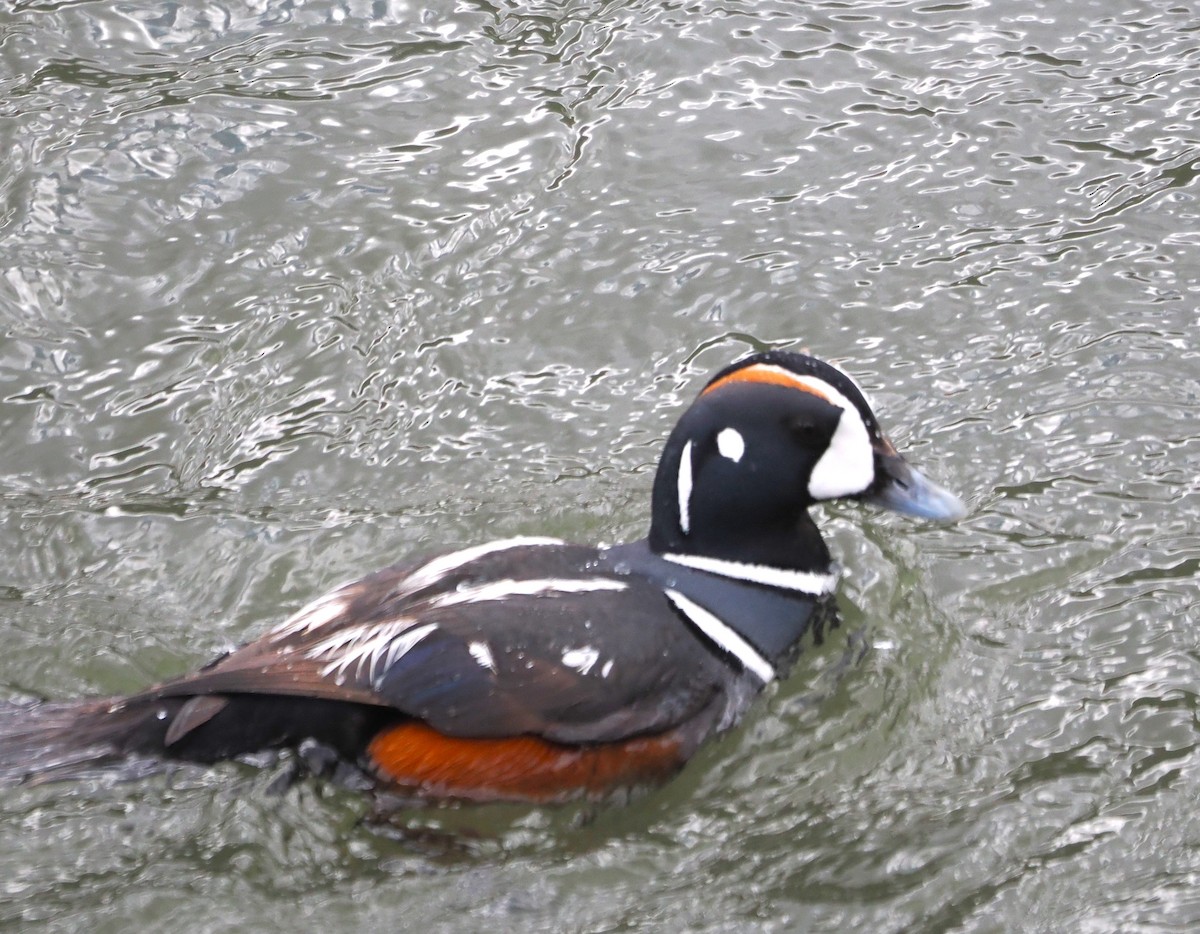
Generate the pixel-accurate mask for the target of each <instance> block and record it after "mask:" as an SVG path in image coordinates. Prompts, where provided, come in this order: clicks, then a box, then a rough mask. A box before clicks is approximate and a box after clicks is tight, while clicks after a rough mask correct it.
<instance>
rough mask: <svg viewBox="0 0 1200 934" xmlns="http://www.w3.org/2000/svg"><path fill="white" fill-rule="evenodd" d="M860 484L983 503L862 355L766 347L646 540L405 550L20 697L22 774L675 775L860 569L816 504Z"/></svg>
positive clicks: (8, 741) (457, 786)
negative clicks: (95, 678)
mask: <svg viewBox="0 0 1200 934" xmlns="http://www.w3.org/2000/svg"><path fill="white" fill-rule="evenodd" d="M844 498H849V499H857V500H862V501H864V502H868V503H872V504H875V505H878V506H882V507H884V508H887V509H892V510H896V511H898V512H902V513H908V514H910V515H914V516H918V517H924V518H929V519H938V520H951V519H956V518H959V517H961V516H962V515H963V514H964V508H963V505H962V503H961V501H960V500H959V499H957V498H956V497H955V496H953V495H951V494H950V493H948V492H946V491H945V490H943V489H941V488H939V487H938V486H936V485H934V484H933V483H931V482H930V481H929V480H927V479H925V478H924V477H923V476H922V475H921V474H920V473H918V472H917V471H916V470H915V469H913V468H912V467H910V466H909V465H908V464H907V463H906V462H905V461H904V459H903V458H902V457H901V456H900V455H899V454H898V453H897V452H896V449H895V448H894V447H893V446H892V444H891V443H890V442H889V441H888V439H887V438H886V437H885V436H884V434H883V432H882V431H881V430H880V427H879V424H878V422H877V421H876V419H875V415H874V414H873V413H872V411H871V409H870V407H869V405H868V404H867V401H866V399H865V397H864V396H863V393H862V391H861V390H860V389H859V387H858V386H857V385H856V384H855V383H854V381H853V380H851V379H850V377H849V376H847V375H846V374H845V373H843V372H842V371H841V370H839V369H837V368H835V367H833V366H831V365H830V364H828V363H824V362H822V361H820V360H817V359H815V358H813V357H811V356H806V355H803V354H797V353H789V352H781V351H771V352H768V353H760V354H754V355H752V356H749V357H746V358H744V359H742V360H740V361H738V362H736V363H734V364H733V365H731V366H729V367H727V368H725V369H723V370H721V371H720V372H718V373H717V374H716V375H715V376H713V377H712V378H711V379H710V380H709V382H708V383H707V385H706V386H705V387H704V389H703V390H702V391H701V392H700V394H699V396H698V397H697V399H696V400H695V402H694V403H693V404H692V405H691V407H690V408H689V409H688V410H687V411H686V412H684V413H683V416H682V418H680V420H679V423H678V425H676V427H675V429H674V431H673V432H672V433H671V435H670V437H669V438H668V440H667V444H666V449H665V451H664V453H663V456H662V460H661V462H660V464H659V467H658V473H657V476H656V477H655V481H654V488H653V494H652V501H651V517H650V533H649V536H648V537H647V538H645V539H643V540H641V541H636V542H632V543H629V544H622V545H615V546H610V547H589V546H583V545H572V544H567V543H565V542H562V541H559V540H557V539H553V538H513V539H507V540H504V541H495V542H490V543H488V544H484V545H479V546H477V547H474V548H467V549H465V550H463V551H456V552H454V553H451V554H443V555H440V556H437V557H433V558H427V559H422V560H413V561H405V562H401V563H399V564H396V565H394V566H392V567H389V568H386V569H384V570H382V571H378V572H376V573H374V574H371V575H369V576H367V577H364V578H361V579H359V580H354V581H350V582H349V583H345V584H342V585H341V586H340V587H335V588H334V589H333V590H331V591H330V592H329V593H327V594H325V596H323V597H321V598H319V599H318V600H316V601H315V602H313V603H311V604H309V605H308V606H306V607H304V608H303V609H302V610H300V611H299V612H298V613H296V614H295V615H294V616H292V617H291V618H290V619H288V620H286V621H285V622H284V623H282V624H281V625H279V626H278V627H276V628H275V629H273V630H271V631H269V632H268V633H267V634H266V635H264V636H262V637H261V638H259V639H257V640H256V641H254V642H251V643H249V644H247V645H245V646H243V647H242V648H240V649H237V650H235V651H233V652H231V653H229V654H227V655H225V656H224V657H222V658H219V659H217V660H216V661H214V662H212V663H211V664H209V665H208V666H207V667H205V668H202V669H201V670H199V671H197V672H195V673H193V674H190V675H186V676H184V677H181V678H178V679H177V680H173V681H168V682H166V683H164V684H160V685H158V686H157V687H153V688H150V689H148V690H146V691H144V692H142V693H140V694H135V695H132V696H130V697H120V698H108V699H104V700H90V701H77V702H71V703H66V704H54V703H45V704H41V705H35V706H32V707H30V706H17V705H9V706H8V707H7V708H4V710H3V711H2V712H0V778H7V779H8V780H10V781H12V780H20V779H35V780H45V779H56V778H69V777H72V776H78V775H80V774H83V773H84V772H87V771H90V770H91V769H93V768H94V767H96V766H98V765H105V764H112V763H116V762H121V761H123V760H127V759H136V760H141V759H145V758H149V759H151V760H155V761H161V760H187V761H194V762H212V761H216V760H220V759H226V758H230V757H234V756H238V755H242V754H245V753H251V752H255V751H258V750H264V749H274V748H282V747H301V746H303V745H305V744H308V747H309V748H310V749H311V748H313V746H314V745H316V746H317V747H319V748H320V749H322V750H325V751H329V752H331V754H332V758H333V759H334V760H335V761H338V762H343V763H353V764H355V766H356V767H357V769H359V770H361V771H360V773H359V774H361V775H364V776H367V777H369V780H370V782H371V783H372V784H373V785H374V786H376V787H379V788H383V789H390V790H397V791H401V792H404V793H406V794H411V795H415V796H417V797H420V798H426V799H467V800H475V801H486V800H523V801H534V802H556V801H563V800H567V799H571V798H577V797H585V798H601V797H605V796H607V795H609V794H610V793H612V792H615V791H618V790H621V791H624V790H629V789H631V788H635V787H639V786H644V785H649V784H653V783H655V782H658V781H661V780H663V779H665V778H667V777H669V776H670V775H672V774H673V773H674V772H676V771H677V770H678V769H679V768H680V767H681V766H682V765H683V763H685V762H686V761H687V760H688V758H689V757H690V756H691V755H692V754H693V753H694V752H695V751H696V749H697V748H698V747H699V746H700V745H701V743H703V742H704V741H705V740H706V739H707V738H708V737H710V736H712V735H714V734H716V733H718V732H720V731H722V730H725V729H727V728H728V727H730V726H731V725H732V724H734V723H736V722H737V721H738V719H739V718H740V717H741V716H742V715H743V713H744V712H745V710H746V708H747V707H748V706H749V704H750V703H751V701H752V700H753V699H754V697H755V696H756V695H757V694H758V693H759V692H760V691H761V690H762V688H763V687H764V686H765V685H767V684H769V683H770V682H772V681H774V680H775V679H777V678H780V677H782V676H783V675H784V674H785V673H786V671H787V669H788V668H789V666H790V665H791V663H792V661H793V660H794V658H795V655H796V653H797V651H798V647H799V645H800V642H801V639H802V637H803V636H805V634H806V633H807V632H809V631H810V630H812V629H813V628H814V626H817V625H819V622H820V621H821V619H822V618H823V614H825V613H826V612H827V611H828V609H829V607H830V606H831V604H832V600H833V592H834V589H835V587H836V584H837V579H838V573H837V570H836V567H835V565H834V562H833V560H832V559H831V557H830V554H829V551H828V549H827V548H826V546H825V543H824V542H823V541H822V539H821V535H820V533H819V532H818V530H817V527H816V525H815V524H814V523H813V521H812V519H811V518H810V516H809V513H808V509H809V507H810V506H812V505H814V504H815V503H819V502H822V501H825V500H834V499H844Z"/></svg>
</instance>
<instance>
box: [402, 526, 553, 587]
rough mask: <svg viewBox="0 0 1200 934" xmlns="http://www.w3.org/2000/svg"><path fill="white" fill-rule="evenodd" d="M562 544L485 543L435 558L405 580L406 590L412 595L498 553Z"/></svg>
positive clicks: (545, 541)
mask: <svg viewBox="0 0 1200 934" xmlns="http://www.w3.org/2000/svg"><path fill="white" fill-rule="evenodd" d="M562 544H563V541H562V539H559V538H540V537H533V536H529V537H525V538H503V539H500V540H499V541H495V542H485V543H484V544H482V545H475V546H474V547H472V548H464V549H462V550H461V551H454V552H451V553H450V554H448V555H442V556H441V557H439V558H434V559H433V560H432V561H430V562H429V563H428V564H423V565H422V566H421V567H419V568H417V569H416V570H415V571H413V572H412V573H411V574H409V575H408V577H406V578H405V579H404V589H405V590H407V591H408V592H410V593H411V592H413V591H416V590H423V589H424V588H426V587H430V586H432V585H433V584H436V583H437V582H438V581H439V580H441V579H442V578H443V577H445V576H446V575H447V574H449V573H450V572H451V571H454V570H457V569H458V568H460V567H462V566H463V565H465V564H470V563H471V562H472V561H475V560H477V559H479V558H482V557H484V556H485V555H490V554H492V553H494V552H497V551H508V550H509V549H510V548H525V547H529V546H536V545H562Z"/></svg>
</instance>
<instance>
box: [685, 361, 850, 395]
mask: <svg viewBox="0 0 1200 934" xmlns="http://www.w3.org/2000/svg"><path fill="white" fill-rule="evenodd" d="M815 382H816V380H815V379H813V378H811V377H810V378H807V379H806V378H805V377H803V376H800V375H799V374H797V373H793V372H792V371H791V370H787V369H784V368H783V367H781V366H774V365H772V364H770V363H755V364H752V365H750V366H746V367H742V368H741V369H740V370H734V371H733V372H732V373H727V374H726V375H725V376H722V377H721V378H720V379H718V380H716V381H715V382H712V383H710V384H709V385H708V386H705V387H704V390H703V391H702V392H701V393H700V395H702V396H703V395H707V394H708V393H710V392H712V391H713V390H714V389H720V388H721V387H722V386H728V385H730V384H732V383H767V384H769V385H772V386H787V387H788V388H789V389H799V390H800V391H801V392H807V393H811V394H812V395H814V396H817V397H818V398H821V399H824V400H825V401H826V402H828V403H829V404H830V405H836V403H835V402H834V401H833V400H832V399H830V398H829V396H828V395H826V394H825V393H823V392H821V390H820V389H818V388H817V387H816V386H814V385H813V384H814V383H815Z"/></svg>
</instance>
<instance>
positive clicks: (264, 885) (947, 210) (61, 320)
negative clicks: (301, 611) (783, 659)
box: [0, 0, 1200, 932]
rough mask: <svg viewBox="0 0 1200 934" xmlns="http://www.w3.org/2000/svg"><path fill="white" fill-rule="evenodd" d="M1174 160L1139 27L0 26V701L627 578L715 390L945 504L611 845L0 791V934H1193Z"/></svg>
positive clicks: (1188, 435)
mask: <svg viewBox="0 0 1200 934" xmlns="http://www.w3.org/2000/svg"><path fill="white" fill-rule="evenodd" d="M1198 127H1200V11H1198V10H1197V8H1196V6H1195V5H1194V4H1192V3H1188V2H1178V0H1175V2H1172V0H1165V2H1147V0H1129V2H1125V3H1112V2H1108V0H1095V2H1083V0H1079V2H1075V0H1072V2H1069V3H1068V2H1051V0H1040V2H1038V0H1028V2H1025V0H1015V2H999V0H993V2H987V0H963V2H930V0H890V2H877V3H868V2H853V0H840V2H832V0H826V2H819V0H814V2H808V3H799V2H785V0H754V2H741V0H720V2H708V0H697V2H694V3H681V2H675V0H658V2H615V0H614V2H587V0H581V2H574V3H550V2H515V0H512V2H510V0H504V2H488V0H475V2H471V0H459V2H457V3H452V2H447V3H428V5H427V6H422V5H420V0H418V2H417V3H413V4H409V3H401V2H383V0H379V2H366V0H361V2H358V0H344V2H338V3H332V2H273V0H258V2H246V3H229V2H225V3H205V4H192V3H162V2H153V3H151V2H114V3H100V2H75V3H66V2H51V0H11V2H10V3H8V4H7V5H5V6H3V7H0V142H2V147H0V165H2V168H3V171H0V441H2V444H0V507H2V510H0V627H2V630H0V631H2V632H3V635H4V649H5V650H4V652H3V654H2V657H0V693H2V696H3V697H6V698H17V699H20V698H29V697H33V696H53V697H66V696H77V695H80V694H96V693H115V692H120V691H128V690H133V689H135V688H138V687H140V686H143V685H145V684H146V683H148V682H150V681H152V680H154V679H158V678H163V677H167V676H170V675H173V674H177V673H180V672H182V671H184V670H185V669H188V668H191V667H194V666H195V665H198V664H201V663H203V662H204V661H206V660H207V659H208V658H210V657H211V656H212V655H214V654H215V653H217V652H219V651H222V650H224V649H226V648H229V647H231V646H232V645H235V644H236V643H238V642H239V641H242V640H244V639H247V638H250V637H252V636H254V635H256V634H258V633H260V632H262V631H263V630H264V629H265V628H266V627H267V626H269V625H271V624H272V623H274V622H277V621H278V620H279V619H280V618H281V617H282V616H283V615H284V614H286V613H287V612H289V611H291V610H293V609H295V608H296V607H297V606H298V605H300V604H301V603H303V602H306V601H307V600H309V599H310V598H312V597H314V596H316V595H317V594H319V593H320V591H321V590H322V589H323V588H325V587H327V586H329V585H331V584H333V583H335V582H337V581H339V580H342V579H344V578H346V577H348V576H352V575H355V574H357V573H361V572H364V571H366V570H368V569H372V568H375V567H378V566H381V565H383V564H386V563H390V562H391V561H392V560H395V559H396V558H398V557H400V556H401V555H403V554H405V553H407V552H410V551H414V550H423V549H424V550H427V549H432V548H436V547H443V546H447V547H448V546H454V545H460V544H465V543H472V542H478V541H481V540H484V539H487V538H492V537H501V536H506V535H513V534H522V533H539V534H554V535H559V536H563V537H567V538H571V539H578V540H585V541H596V540H607V541H612V540H618V539H625V538H632V537H637V536H640V535H641V534H642V533H643V530H644V528H645V526H646V522H647V509H648V503H647V499H648V489H649V482H650V477H651V472H652V469H653V465H654V462H655V459H656V457H657V453H658V451H659V449H660V446H661V443H662V441H663V439H664V437H665V435H666V433H667V431H668V430H669V429H670V426H671V424H672V422H673V420H674V418H675V417H676V415H677V414H678V411H679V407H680V405H682V404H683V403H684V401H685V400H686V399H687V398H688V397H689V396H690V395H691V394H692V393H694V392H695V391H696V389H697V387H698V385H699V384H700V381H701V380H702V379H703V377H704V375H705V374H706V373H708V372H709V371H711V370H712V369H714V368H716V367H718V366H720V365H722V364H724V363H726V362H727V361H728V360H730V359H732V358H733V357H735V356H737V355H738V354H740V353H742V352H744V351H745V350H747V349H748V348H751V347H759V346H764V345H772V344H792V343H794V344H797V345H800V346H806V347H809V348H811V349H812V350H813V351H814V352H817V353H819V354H821V355H823V356H826V357H829V358H832V359H835V360H839V361H841V362H842V363H843V364H844V365H845V366H846V367H847V368H848V369H849V370H850V371H851V372H852V373H854V374H855V376H856V377H858V378H859V380H860V381H861V382H862V383H863V384H864V385H865V386H866V387H867V388H868V389H869V390H870V391H871V392H872V394H873V396H874V399H875V402H876V406H877V408H878V409H879V410H880V411H881V413H882V417H883V419H884V421H885V423H886V424H887V425H888V426H890V428H891V432H892V434H893V435H894V437H895V438H896V440H897V442H898V443H899V444H900V445H901V446H902V447H904V448H906V449H907V450H909V452H910V453H911V454H912V456H913V457H914V459H915V460H917V461H918V462H920V463H921V464H922V465H924V466H925V467H927V468H928V469H929V471H930V472H931V473H933V474H934V475H935V476H937V477H938V478H939V479H941V480H942V481H944V482H945V483H947V485H949V486H951V487H953V488H955V489H957V490H959V491H961V492H963V493H964V494H965V495H966V496H967V498H968V499H969V500H970V503H971V506H972V514H971V516H970V518H969V519H968V520H967V521H965V522H964V523H962V524H961V525H959V526H957V527H953V528H946V529H939V528H931V527H928V526H922V525H920V524H919V523H915V522H909V521H905V520H901V519H896V518H891V517H882V516H879V515H875V514H870V513H868V512H867V511H866V510H864V509H861V508H858V507H853V506H844V507H834V508H828V509H824V510H822V516H821V519H822V523H823V525H824V527H825V529H826V531H827V533H828V536H829V537H830V538H831V540H832V543H833V546H834V548H835V550H836V551H837V552H838V554H839V556H840V558H841V560H842V561H843V563H844V564H846V565H847V566H848V567H849V568H850V574H849V576H848V577H847V579H846V581H845V583H844V585H843V588H842V596H841V600H842V607H843V615H844V617H845V618H846V621H847V625H846V626H845V627H844V629H843V630H842V631H843V632H859V633H862V634H863V637H864V638H865V640H866V642H867V643H868V644H869V648H868V650H867V652H866V654H865V657H864V658H863V659H862V661H861V662H859V663H857V664H856V665H852V666H850V667H849V668H848V669H847V670H845V671H842V669H843V668H844V665H843V658H844V656H845V655H846V653H847V647H846V640H845V637H844V636H843V637H839V638H835V639H832V640H829V641H827V642H826V644H825V645H824V646H823V647H821V648H819V649H817V650H815V651H812V652H810V653H809V654H807V655H806V656H805V657H804V658H803V659H802V661H801V664H800V666H799V667H798V669H797V671H796V674H795V676H794V677H793V678H792V679H791V680H790V681H789V682H787V683H786V684H785V685H783V686H782V687H781V689H780V690H778V691H777V692H775V693H774V694H773V695H771V696H770V697H769V698H768V699H767V700H766V702H765V703H763V704H761V705H760V706H759V707H758V708H756V710H755V712H754V714H753V715H752V716H751V717H750V718H749V720H748V722H747V723H746V724H745V725H744V726H743V727H742V728H740V729H739V730H737V731H736V732H734V733H733V734H731V735H729V736H727V737H725V738H724V739H722V740H721V741H720V742H718V743H716V744H714V745H713V746H711V747H710V748H708V749H707V750H706V751H705V752H704V753H702V755H701V756H700V757H699V758H698V759H697V760H696V761H694V762H693V763H692V764H691V765H690V766H689V767H688V769H687V770H686V771H685V772H684V773H683V775H682V776H680V778H679V779H678V780H676V781H675V782H673V783H672V784H670V785H669V786H667V787H666V788H664V789H662V790H661V791H658V792H655V793H653V794H651V795H649V796H648V797H645V798H643V799H641V800H639V801H636V802H634V803H633V804H631V805H629V806H627V807H617V808H609V809H604V810H600V811H598V812H595V813H585V812H580V811H578V810H575V811H571V810H568V811H542V810H536V809H520V808H514V809H506V808H495V809H488V808H485V809H481V810H478V811H474V812H470V813H464V812H446V813H434V814H431V815H427V816H426V817H425V820H426V821H427V823H428V824H429V826H430V827H431V828H432V829H433V830H438V829H439V828H440V827H442V826H443V825H448V826H451V827H452V829H453V830H454V836H455V837H456V838H461V839H463V840H467V841H470V842H469V844H468V845H466V846H465V847H463V848H462V850H461V851H460V850H458V849H447V848H446V847H445V846H440V845H436V844H431V845H430V846H429V847H427V848H424V847H421V846H416V845H414V842H413V841H412V840H397V839H393V837H392V836H390V835H385V834H381V833H378V832H375V831H373V830H371V829H369V828H367V827H365V826H364V825H363V823H362V821H361V818H362V817H363V814H364V810H365V804H364V802H363V800H362V799H361V798H359V797H357V796H356V795H354V794H353V793H351V792H348V791H342V790H338V789H334V788H330V787H327V786H323V785H320V784H317V783H315V782H308V783H301V784H300V785H298V786H297V787H295V788H293V789H292V790H290V791H288V792H287V793H285V794H283V795H282V796H278V795H272V794H271V793H269V791H268V789H267V785H268V784H269V782H270V780H271V778H272V777H273V773H272V772H271V771H269V770H268V771H267V772H265V773H264V772H262V771H257V770H255V769H252V768H250V767H248V766H244V765H227V766H222V767H219V768H216V769H213V770H186V771H183V772H180V773H177V774H175V775H173V776H169V777H158V778H154V779H151V780H148V781H145V782H138V783H127V784H117V785H111V784H104V783H96V784H87V783H80V784H76V785H73V786H72V785H67V786H50V787H42V788H17V789H11V788H10V789H4V790H2V791H0V809H2V810H3V818H2V826H3V830H2V831H0V924H6V925H8V926H9V927H11V929H13V930H16V929H22V930H32V929H35V928H37V929H48V930H87V931H92V932H105V931H114V932H115V931H128V930H140V931H158V930H179V929H184V930H189V931H232V930H243V929H254V928H258V929H263V930H280V929H284V928H285V927H286V928H289V929H295V930H318V929H319V930H323V931H330V932H334V931H342V930H345V931H364V930H365V931H374V930H425V931H470V930H481V931H482V930H489V931H494V930H529V931H609V930H632V929H639V930H661V931H679V930H694V931H749V930H778V931H847V930H861V931H872V932H877V931H950V930H953V931H1014V930H1030V931H1116V930H1124V931H1129V930H1156V931H1158V930H1180V931H1182V930H1189V929H1192V928H1193V926H1194V925H1195V924H1200V895H1198V894H1197V892H1200V888H1198V886H1200V816H1198V809H1197V800H1198V798H1200V725H1198V723H1197V712H1198V710H1200V694H1198V690H1200V635H1198V633H1197V631H1196V630H1197V622H1198V619H1197V617H1198V615H1200V613H1198V610H1197V602H1198V591H1200V587H1198V586H1197V584H1198V577H1200V534H1198V532H1197V526H1198V519H1200V505H1198V502H1200V497H1198V496H1197V493H1198V489H1197V487H1198V484H1197V476H1198V475H1200V452H1198V445H1200V442H1198V440H1197V439H1198V438H1200V430H1198V429H1197V413H1198V412H1200V347H1198V343H1200V341H1198V338H1197V323H1198V322H1197V311H1196V309H1197V303H1198V301H1200V203H1198V202H1197V195H1198V193H1200V186H1198V185H1197V175H1198V172H1200V129H1198ZM839 672H842V673H841V674H840V675H839Z"/></svg>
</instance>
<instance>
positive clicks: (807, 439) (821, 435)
mask: <svg viewBox="0 0 1200 934" xmlns="http://www.w3.org/2000/svg"><path fill="white" fill-rule="evenodd" d="M787 427H788V431H789V432H790V433H791V435H792V437H793V438H795V439H796V440H797V441H800V442H802V443H807V444H818V443H822V442H824V440H825V439H826V438H827V437H828V434H827V432H826V429H825V428H824V426H822V425H820V424H818V423H817V421H816V420H815V419H812V418H809V417H807V416H804V415H800V416H797V417H795V418H793V419H791V420H790V421H789V422H788V426H787Z"/></svg>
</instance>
